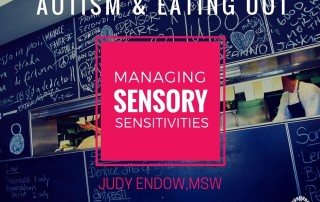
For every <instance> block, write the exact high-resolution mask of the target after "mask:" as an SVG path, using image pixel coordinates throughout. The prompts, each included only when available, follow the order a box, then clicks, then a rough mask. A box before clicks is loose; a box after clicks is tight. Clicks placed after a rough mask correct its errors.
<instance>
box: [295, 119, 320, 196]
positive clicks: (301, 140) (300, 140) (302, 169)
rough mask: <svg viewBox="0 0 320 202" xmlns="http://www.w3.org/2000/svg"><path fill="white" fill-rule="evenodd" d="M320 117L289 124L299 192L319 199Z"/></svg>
mask: <svg viewBox="0 0 320 202" xmlns="http://www.w3.org/2000/svg"><path fill="white" fill-rule="evenodd" d="M319 123H320V119H316V120H310V121H301V122H296V123H290V124H289V131H290V135H291V141H292V148H293V153H294V159H295V164H296V168H297V175H298V179H299V184H300V190H301V194H302V195H303V196H305V197H306V198H307V199H309V201H313V202H314V201H320V127H319Z"/></svg>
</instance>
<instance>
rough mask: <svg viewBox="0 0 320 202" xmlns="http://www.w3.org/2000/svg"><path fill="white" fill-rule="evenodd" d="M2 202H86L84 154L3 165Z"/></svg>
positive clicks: (12, 162)
mask: <svg viewBox="0 0 320 202" xmlns="http://www.w3.org/2000/svg"><path fill="white" fill-rule="evenodd" d="M0 173H1V175H0V176H1V177H0V185H1V186H0V187H1V189H0V195H1V201H6V202H10V201H74V202H78V201H86V200H87V198H88V197H87V191H86V190H87V189H86V178H85V170H84V162H83V153H82V152H78V153H72V154H64V155H55V156H47V157H39V158H32V159H25V160H16V161H8V162H2V163H1V164H0Z"/></svg>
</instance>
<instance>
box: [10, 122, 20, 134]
mask: <svg viewBox="0 0 320 202" xmlns="http://www.w3.org/2000/svg"><path fill="white" fill-rule="evenodd" d="M15 126H16V128H17V127H18V128H19V129H18V131H19V132H18V133H15V132H14V130H13V128H15ZM11 133H12V135H19V134H21V126H20V124H18V123H15V124H13V125H12V126H11Z"/></svg>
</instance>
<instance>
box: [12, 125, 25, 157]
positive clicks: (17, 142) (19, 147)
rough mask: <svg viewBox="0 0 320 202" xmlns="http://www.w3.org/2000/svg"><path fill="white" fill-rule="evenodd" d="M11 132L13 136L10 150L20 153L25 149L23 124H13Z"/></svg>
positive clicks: (16, 153)
mask: <svg viewBox="0 0 320 202" xmlns="http://www.w3.org/2000/svg"><path fill="white" fill-rule="evenodd" d="M11 133H12V135H13V137H12V138H11V140H10V152H11V153H13V154H15V155H18V154H21V152H22V151H23V149H24V139H23V136H22V135H21V125H20V124H18V123H15V124H12V126H11Z"/></svg>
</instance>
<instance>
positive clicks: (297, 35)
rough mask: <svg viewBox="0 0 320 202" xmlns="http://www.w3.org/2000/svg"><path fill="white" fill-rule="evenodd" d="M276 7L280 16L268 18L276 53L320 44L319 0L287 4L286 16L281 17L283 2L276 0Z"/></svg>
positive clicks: (293, 1)
mask: <svg viewBox="0 0 320 202" xmlns="http://www.w3.org/2000/svg"><path fill="white" fill-rule="evenodd" d="M275 5H276V9H275V13H278V15H276V14H274V15H270V16H266V17H267V21H268V23H269V29H270V34H271V37H272V43H273V46H274V51H275V52H276V53H279V52H282V51H286V50H294V49H298V48H301V47H306V46H310V45H315V44H319V43H320V15H319V13H320V2H319V0H306V1H305V0H292V1H290V2H286V14H285V15H280V14H281V12H280V10H281V6H280V5H281V0H276V1H275Z"/></svg>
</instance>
